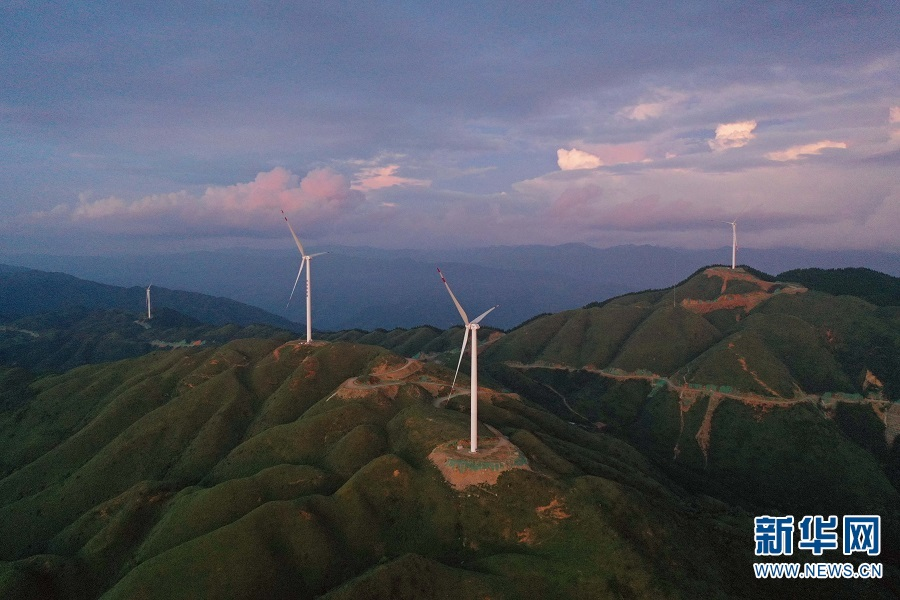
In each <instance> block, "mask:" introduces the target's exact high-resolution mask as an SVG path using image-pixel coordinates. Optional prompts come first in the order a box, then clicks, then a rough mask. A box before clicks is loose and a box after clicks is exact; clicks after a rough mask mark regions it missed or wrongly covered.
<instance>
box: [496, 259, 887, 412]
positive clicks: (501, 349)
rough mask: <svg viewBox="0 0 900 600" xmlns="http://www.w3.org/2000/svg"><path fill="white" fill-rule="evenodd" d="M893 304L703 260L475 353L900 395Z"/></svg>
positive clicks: (699, 378)
mask: <svg viewBox="0 0 900 600" xmlns="http://www.w3.org/2000/svg"><path fill="white" fill-rule="evenodd" d="M898 310H900V309H897V308H895V307H876V306H874V305H872V304H870V303H868V302H866V301H865V300H862V299H860V298H856V297H853V296H841V297H835V296H832V295H829V294H825V293H821V292H815V291H810V290H807V289H806V288H803V287H801V286H799V285H796V284H789V283H778V282H772V281H768V280H767V279H764V278H760V277H758V276H757V275H754V274H753V273H751V272H749V271H748V270H744V269H737V270H735V271H732V270H731V269H726V268H721V267H720V268H709V269H705V270H702V271H700V272H698V273H697V274H695V275H694V276H692V277H691V278H689V279H688V280H686V281H684V282H682V283H681V284H679V285H678V286H676V288H675V289H673V290H672V289H670V290H666V291H655V292H644V293H639V294H630V295H627V296H621V297H619V298H615V299H613V300H610V301H607V302H605V303H602V304H598V305H589V306H587V307H585V308H583V309H579V310H572V311H566V312H562V313H557V314H554V315H547V316H543V317H540V318H537V319H535V320H533V321H531V322H529V323H527V324H525V325H523V326H522V327H519V328H517V329H515V330H512V331H510V332H509V333H508V334H507V335H505V336H503V338H502V339H499V340H498V341H497V342H496V343H495V344H493V345H492V346H491V347H490V348H489V349H486V350H485V359H486V360H487V361H493V362H505V363H520V364H523V365H531V364H535V365H538V364H539V365H562V366H565V367H570V368H594V369H620V370H624V371H627V372H635V371H638V370H642V371H649V372H651V373H655V374H657V375H660V376H665V377H675V378H677V379H678V380H679V381H682V382H694V383H698V384H703V385H707V384H712V385H717V386H720V385H727V386H731V387H737V388H738V389H741V390H744V391H751V392H758V393H763V394H769V395H773V396H782V397H794V396H795V395H798V394H800V395H802V394H804V393H814V394H820V393H824V392H844V393H851V394H852V393H857V394H871V393H876V392H879V393H881V394H882V395H883V396H884V397H885V398H888V399H900V318H898ZM876 381H877V383H875V382H876Z"/></svg>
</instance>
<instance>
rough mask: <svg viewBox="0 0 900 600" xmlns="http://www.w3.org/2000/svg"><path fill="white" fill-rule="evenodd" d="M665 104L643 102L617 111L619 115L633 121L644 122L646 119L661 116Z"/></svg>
mask: <svg viewBox="0 0 900 600" xmlns="http://www.w3.org/2000/svg"><path fill="white" fill-rule="evenodd" d="M666 107H667V104H666V103H665V102H645V103H644V104H637V105H635V106H629V107H627V108H623V109H622V110H621V111H619V115H620V116H622V117H625V118H626V119H631V120H633V121H646V120H647V119H655V118H657V117H659V116H660V115H662V114H663V112H664V111H665V110H666Z"/></svg>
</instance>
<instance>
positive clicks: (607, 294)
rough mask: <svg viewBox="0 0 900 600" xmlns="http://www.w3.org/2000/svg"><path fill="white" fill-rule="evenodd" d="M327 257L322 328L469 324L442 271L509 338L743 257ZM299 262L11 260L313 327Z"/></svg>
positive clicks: (270, 255)
mask: <svg viewBox="0 0 900 600" xmlns="http://www.w3.org/2000/svg"><path fill="white" fill-rule="evenodd" d="M288 241H289V240H288ZM315 250H316V251H320V250H328V251H329V252H330V254H328V255H326V256H322V257H319V258H317V259H315V260H314V261H313V288H314V289H313V324H314V326H315V327H316V328H317V329H320V330H328V331H340V330H344V329H354V328H358V329H364V330H372V329H377V328H386V329H392V328H395V327H406V328H409V327H415V326H418V325H425V324H430V325H433V326H436V327H439V328H446V327H450V326H452V325H455V324H457V320H458V315H457V313H456V311H455V310H454V308H453V305H452V304H451V303H450V302H449V299H448V298H447V297H446V292H445V290H444V289H443V287H442V286H441V285H440V280H439V279H438V276H437V273H436V271H435V267H436V266H439V267H441V269H442V270H443V271H444V272H445V273H446V274H447V278H448V279H449V280H450V282H451V284H452V285H453V289H454V290H455V291H456V294H457V296H459V298H460V300H461V301H462V302H463V304H464V305H466V306H467V307H468V306H471V307H472V308H471V310H472V311H477V312H480V310H483V309H481V308H480V307H485V308H487V307H489V306H492V305H494V304H500V308H499V309H498V310H496V311H494V312H493V313H492V314H491V315H490V318H489V319H487V321H488V322H487V323H486V324H487V325H492V326H495V327H499V328H501V329H508V328H510V327H514V326H516V325H518V324H520V323H521V322H523V321H525V320H526V319H529V318H531V317H533V316H534V315H536V314H540V313H547V312H558V311H561V310H567V309H572V308H578V307H581V306H584V305H585V304H588V303H590V302H596V301H602V300H605V299H608V298H612V297H615V296H619V295H621V294H625V293H628V292H635V291H639V290H646V289H658V288H667V287H670V286H672V285H674V284H675V283H676V282H678V281H681V280H683V279H684V278H685V277H687V276H688V275H689V274H690V273H693V272H694V271H696V270H697V269H698V268H701V267H703V266H705V265H709V264H716V263H719V264H721V263H722V262H724V261H725V260H730V257H731V249H730V247H729V248H722V249H716V250H677V249H671V248H659V247H654V246H616V247H612V248H594V247H592V246H587V245H584V244H566V245H562V246H494V247H488V248H472V249H463V250H453V251H449V250H448V251H445V250H382V249H375V248H354V247H339V246H335V247H326V248H316V249H315ZM298 258H299V257H298V255H297V253H296V250H294V249H293V248H292V247H289V248H286V249H285V250H283V251H280V250H279V251H262V250H249V249H236V250H223V251H217V252H188V253H171V254H155V255H146V256H139V255H117V256H105V257H101V256H50V255H6V256H0V262H6V263H9V264H15V265H21V266H26V267H31V268H35V269H41V270H46V271H61V272H64V273H68V274H71V275H75V276H77V277H82V278H86V279H90V280H94V281H100V282H103V283H106V284H112V285H118V286H125V287H131V286H138V287H146V286H147V285H148V284H151V283H152V284H154V285H159V286H164V287H167V288H170V289H180V290H189V291H194V292H200V293H204V294H208V295H212V296H218V297H225V298H231V299H234V300H237V301H240V302H243V303H246V304H249V305H252V306H257V307H260V308H262V309H264V310H266V311H268V312H270V313H273V314H276V315H280V316H281V317H283V318H284V319H286V320H290V321H293V322H299V323H302V322H305V318H306V317H305V308H304V298H303V295H304V292H303V289H302V288H303V282H301V283H300V289H298V291H297V294H296V295H295V297H294V300H293V302H292V303H291V305H290V307H288V308H285V305H286V303H287V300H288V295H289V293H290V290H291V286H292V285H293V282H294V279H295V277H296V274H297V269H298V267H299V260H298ZM738 259H739V261H740V262H741V263H743V264H747V265H750V266H752V267H754V268H756V269H759V270H761V271H764V272H767V273H773V274H774V273H781V272H783V271H786V270H788V269H797V268H808V267H819V268H836V267H868V268H871V269H875V270H877V271H880V272H883V273H887V274H889V275H894V276H900V255H898V254H896V253H893V254H892V253H882V252H867V251H841V252H837V251H811V250H801V249H790V248H787V249H784V248H782V249H771V250H757V249H753V248H741V249H740V250H739V252H738ZM172 307H173V308H178V307H176V306H172ZM179 310H180V309H179ZM183 312H185V311H183ZM204 320H205V319H204ZM265 322H267V323H271V324H273V325H276V326H279V327H287V326H288V325H286V324H284V323H282V324H276V323H272V322H270V321H265Z"/></svg>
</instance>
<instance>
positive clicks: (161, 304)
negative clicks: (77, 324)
mask: <svg viewBox="0 0 900 600" xmlns="http://www.w3.org/2000/svg"><path fill="white" fill-rule="evenodd" d="M145 294H146V291H145V290H144V288H139V287H131V288H123V287H116V286H113V285H106V284H102V283H96V282H93V281H86V280H84V279H78V278H77V277H72V276H71V275H65V274H63V273H46V272H43V271H34V270H31V269H22V268H18V267H8V266H5V265H3V268H0V322H3V321H12V320H16V319H19V318H21V317H24V316H28V315H37V314H47V313H55V312H65V311H68V310H72V309H78V308H87V309H119V310H125V311H129V312H131V311H134V312H140V311H142V310H145V308H144V307H145V306H146V296H145ZM151 296H152V298H151V300H152V304H153V307H154V310H158V309H160V308H170V309H173V310H176V311H178V312H180V313H182V314H185V315H188V316H190V317H192V318H194V319H196V320H198V321H201V322H203V323H211V324H214V325H226V324H229V323H236V324H238V325H252V324H254V323H261V324H265V325H271V326H273V327H279V328H281V329H287V330H291V331H298V330H299V329H300V326H298V325H297V324H296V323H293V322H292V321H288V320H287V319H284V318H282V317H279V316H277V315H273V314H272V313H269V312H266V311H264V310H262V309H261V308H256V307H255V306H250V305H248V304H242V303H241V302H236V301H234V300H230V299H228V298H216V297H213V296H208V295H206V294H198V293H195V292H185V291H181V290H169V289H166V288H162V287H156V286H154V287H153V289H152V290H151Z"/></svg>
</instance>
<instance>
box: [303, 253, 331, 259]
mask: <svg viewBox="0 0 900 600" xmlns="http://www.w3.org/2000/svg"><path fill="white" fill-rule="evenodd" d="M323 254H328V253H327V252H316V253H315V254H307V255H306V256H307V257H309V258H312V257H314V256H322V255H323Z"/></svg>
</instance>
